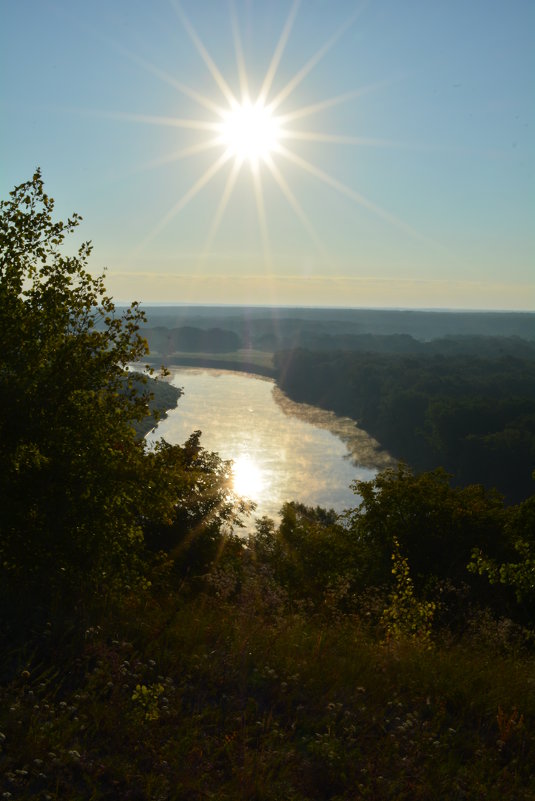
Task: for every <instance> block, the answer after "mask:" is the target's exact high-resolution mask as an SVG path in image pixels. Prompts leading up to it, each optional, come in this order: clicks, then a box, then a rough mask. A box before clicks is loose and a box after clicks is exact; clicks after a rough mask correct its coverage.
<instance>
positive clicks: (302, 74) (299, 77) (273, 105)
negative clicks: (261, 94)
mask: <svg viewBox="0 0 535 801" xmlns="http://www.w3.org/2000/svg"><path fill="white" fill-rule="evenodd" d="M364 5H365V3H361V4H360V6H359V8H358V9H357V10H356V11H355V12H354V13H353V14H352V15H351V16H350V17H349V19H348V20H346V21H345V22H344V24H343V25H341V26H340V27H339V28H338V30H337V31H335V33H333V35H332V36H331V38H330V39H328V40H327V41H326V42H325V44H324V45H323V46H322V47H320V49H319V50H318V51H317V52H316V53H315V55H313V56H312V58H310V59H309V60H308V61H307V63H306V64H305V65H304V67H302V68H301V69H300V70H299V71H298V72H296V74H295V75H294V77H293V78H292V79H291V80H290V81H288V83H287V84H286V86H285V87H284V89H281V91H280V92H279V93H278V95H277V96H276V97H275V98H274V99H273V100H272V101H271V102H270V104H269V105H270V109H271V110H272V111H275V109H277V108H278V107H279V106H280V104H281V103H282V102H283V101H284V100H286V98H287V97H288V96H289V95H290V94H291V93H292V92H293V91H294V89H295V88H296V87H297V86H299V84H300V83H301V82H302V81H303V80H304V79H305V78H306V76H307V75H308V73H309V72H310V71H311V70H312V69H314V67H315V66H316V64H318V62H319V61H321V59H322V58H323V57H324V56H325V55H326V53H328V52H329V50H330V49H331V47H333V45H335V44H336V42H337V41H338V39H340V37H341V36H343V34H344V33H345V32H346V31H347V30H348V28H350V27H351V26H352V25H353V23H354V22H355V20H356V19H357V17H358V16H359V15H360V14H361V12H362V9H363V7H364Z"/></svg>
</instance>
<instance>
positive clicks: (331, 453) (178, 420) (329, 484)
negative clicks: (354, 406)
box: [147, 367, 391, 519]
mask: <svg viewBox="0 0 535 801" xmlns="http://www.w3.org/2000/svg"><path fill="white" fill-rule="evenodd" d="M170 372H171V375H170V378H169V380H170V382H171V383H172V384H173V385H174V386H176V387H181V388H183V390H184V392H183V395H182V397H181V398H180V399H179V401H178V406H177V407H176V409H172V410H170V411H169V412H168V417H167V418H166V419H165V420H162V422H161V423H160V424H159V425H158V427H157V429H155V430H154V431H153V432H151V433H150V434H149V435H148V436H147V440H148V441H149V442H154V441H155V440H157V439H159V438H160V437H164V438H165V439H166V440H167V442H169V443H171V444H182V443H183V442H184V441H185V440H186V439H187V438H188V436H189V435H190V434H191V433H192V432H193V431H195V430H198V429H200V430H201V431H202V437H201V444H202V445H203V447H204V448H206V449H207V450H210V451H216V452H217V453H219V454H220V456H221V457H222V458H223V459H232V460H233V461H234V463H235V468H234V483H235V489H236V491H237V492H238V493H239V494H241V495H244V496H245V497H249V498H250V499H251V500H253V501H254V502H255V503H256V505H257V508H256V512H255V515H256V516H258V517H261V516H262V515H268V516H269V517H272V518H275V519H278V516H279V515H278V513H279V510H280V508H281V506H282V504H283V503H284V502H285V501H291V500H295V501H300V502H301V503H304V504H306V505H308V506H316V505H319V506H325V507H328V508H334V509H335V510H336V511H338V512H341V511H342V510H343V509H347V508H350V507H353V506H355V505H356V503H358V498H357V497H356V496H355V494H354V493H353V492H352V491H351V489H350V488H349V485H350V484H351V482H353V481H355V480H356V479H362V480H369V479H371V478H373V477H374V475H375V474H376V473H377V469H380V468H382V467H384V466H386V464H388V463H390V461H391V460H390V458H389V457H388V455H387V454H385V453H384V452H383V451H380V449H379V448H378V446H377V443H375V442H374V441H373V440H371V439H370V438H369V437H368V436H367V435H366V434H365V433H364V432H362V431H360V430H359V429H358V428H357V427H356V425H355V423H354V422H352V421H350V420H348V418H339V417H336V415H334V414H332V413H331V412H322V411H321V410H318V409H314V408H313V407H308V406H306V405H305V404H295V403H293V402H292V401H289V400H288V399H287V398H286V397H285V396H284V395H283V394H282V393H281V392H280V391H279V390H278V388H277V387H276V386H275V383H274V382H273V381H272V380H271V379H263V378H259V377H258V376H253V375H249V374H246V373H235V372H229V371H222V370H213V369H205V368H202V369H196V368H186V367H177V368H171V371H170ZM333 431H335V432H336V433H332V432H333ZM359 454H360V455H361V458H360V459H359Z"/></svg>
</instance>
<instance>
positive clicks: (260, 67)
mask: <svg viewBox="0 0 535 801" xmlns="http://www.w3.org/2000/svg"><path fill="white" fill-rule="evenodd" d="M534 10H535V4H534V3H533V2H532V0H447V1H446V0H370V1H369V2H365V3H360V2H350V1H349V0H302V2H301V3H294V2H292V0H235V2H234V4H231V3H228V2H227V0H183V2H182V3H181V4H180V5H179V4H178V2H173V0H151V2H148V0H92V1H91V2H87V0H86V1H85V2H81V1H79V0H68V1H67V0H58V1H57V2H52V3H49V2H47V1H46V0H17V2H14V1H13V0H2V3H1V26H0V27H1V33H0V52H1V56H0V58H1V60H2V65H1V74H2V92H1V113H2V121H3V126H2V127H3V132H2V172H1V175H0V188H1V195H2V197H5V196H6V195H7V193H8V191H9V190H10V189H11V188H12V187H13V185H15V184H17V183H21V182H22V181H24V180H25V179H26V178H29V177H30V176H31V175H32V173H33V170H34V168H35V167H36V166H37V165H40V166H41V168H42V170H43V175H44V179H45V186H46V189H47V191H48V192H49V193H50V194H51V195H52V196H53V197H55V199H56V209H57V211H58V214H59V215H61V216H65V215H67V214H69V213H70V212H72V211H78V212H79V213H80V214H82V216H83V218H84V222H83V224H82V229H81V235H80V238H82V239H91V240H92V241H93V243H94V245H95V249H94V253H93V257H92V261H91V266H92V269H93V270H94V272H95V273H99V272H101V271H102V268H103V267H107V268H108V277H107V286H108V288H109V290H110V291H111V293H112V294H113V296H114V297H115V299H116V300H117V301H121V302H122V301H131V300H141V301H142V302H145V303H150V302H155V301H159V302H182V303H184V302H201V303H202V302H206V303H240V304H241V303H254V304H277V303H281V304H298V305H300V304H304V305H318V306H322V305H323V306H330V305H341V306H385V307H388V306H398V307H399V306H401V307H450V308H452V307H453V308H498V309H533V308H534V302H535V286H534V284H535V269H534V266H535V233H534V232H535V190H534V179H533V166H534V147H535V144H534V143H535V133H534V130H533V122H534V119H533V118H534V104H533V100H534V88H535V63H534V57H533V38H534V31H535V24H534V23H535V13H534ZM263 90H264V91H263ZM246 91H248V92H249V96H250V99H251V101H253V102H255V101H256V100H257V99H258V97H259V95H261V96H262V98H263V99H264V106H263V107H262V105H260V106H259V107H258V109H257V111H256V112H255V114H256V117H254V119H253V121H252V122H251V120H250V119H249V116H248V115H250V113H251V112H250V111H249V112H248V111H246V112H244V111H243V98H244V92H246ZM232 97H234V98H235V100H234V101H233V100H232ZM273 101H274V106H273V108H272V109H271V111H267V110H266V108H267V109H269V107H270V103H273ZM231 104H234V108H235V109H237V111H236V110H235V112H234V115H235V116H234V117H231V118H230V122H228V121H227V124H226V127H223V128H222V126H223V125H224V120H225V119H227V120H228V117H225V116H224V115H225V114H228V112H229V110H230V108H231ZM240 107H241V108H242V110H241V111H240ZM222 114H223V116H221V115H222ZM270 114H271V116H270ZM244 118H245V124H246V126H248V128H247V130H249V131H250V130H251V128H253V129H254V131H253V133H254V136H255V137H256V139H254V141H253V144H251V143H250V141H249V138H248V137H247V136H246V134H244V132H243V130H242V127H241V126H242V122H243V119H244ZM217 126H219V128H218V127H217ZM258 138H260V140H261V144H258V142H257V140H258ZM222 139H224V141H221V140H222ZM217 140H219V141H217ZM257 151H261V155H260V156H259V157H257V158H256V159H255V154H256V153H257ZM251 152H252V154H253V156H252V161H251V160H250V159H249V157H248V156H249V155H250V154H251Z"/></svg>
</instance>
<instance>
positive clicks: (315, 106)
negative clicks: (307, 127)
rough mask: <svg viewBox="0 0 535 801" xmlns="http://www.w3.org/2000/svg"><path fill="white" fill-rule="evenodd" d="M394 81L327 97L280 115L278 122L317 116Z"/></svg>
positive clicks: (367, 85)
mask: <svg viewBox="0 0 535 801" xmlns="http://www.w3.org/2000/svg"><path fill="white" fill-rule="evenodd" d="M394 82H395V79H392V78H391V79H388V80H384V81H376V82H375V83H369V84H366V86H361V87H360V89H355V90H354V91H352V92H345V94H343V95H336V96H335V97H328V98H327V99H326V100H321V101H319V102H318V103H311V104H310V105H309V106H302V107H301V108H297V109H294V111H289V112H287V113H286V114H281V115H280V116H279V120H280V122H281V124H284V123H287V122H291V121H292V120H297V119H300V118H302V117H309V116H310V115H312V114H317V113H318V112H319V111H325V110H326V109H328V108H332V107H333V106H339V105H340V104H341V103H347V102H348V101H349V100H354V99H355V98H357V97H361V96H362V95H365V94H367V93H368V92H375V91H377V90H378V89H381V88H382V87H383V86H391V85H392V83H394Z"/></svg>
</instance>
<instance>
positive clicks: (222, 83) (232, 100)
mask: <svg viewBox="0 0 535 801" xmlns="http://www.w3.org/2000/svg"><path fill="white" fill-rule="evenodd" d="M171 3H172V5H173V7H174V9H175V11H176V13H177V14H178V16H179V17H180V21H181V22H182V25H183V26H184V28H185V29H186V32H187V34H188V36H189V38H190V39H191V41H192V42H193V44H194V45H195V47H196V48H197V51H198V53H199V55H200V56H201V58H202V60H203V61H204V63H205V64H206V66H207V67H208V69H209V71H210V74H211V76H212V78H213V79H214V81H215V82H216V83H217V85H218V86H219V88H220V90H221V92H222V94H223V96H224V97H225V99H226V100H227V102H228V104H229V105H230V106H233V105H236V104H237V103H238V101H237V99H236V97H235V95H234V93H233V91H232V89H231V88H230V86H229V85H228V83H227V82H226V80H225V79H224V78H223V76H222V75H221V72H220V71H219V69H218V68H217V66H216V64H215V62H214V61H213V59H212V57H211V56H210V54H209V53H208V50H207V49H206V47H205V46H204V44H203V43H202V41H201V40H200V38H199V36H198V34H197V31H196V30H195V28H194V27H193V25H192V24H191V22H190V21H189V19H188V18H187V16H186V15H185V13H184V11H183V9H182V8H181V6H180V3H179V2H177V0H171Z"/></svg>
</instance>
